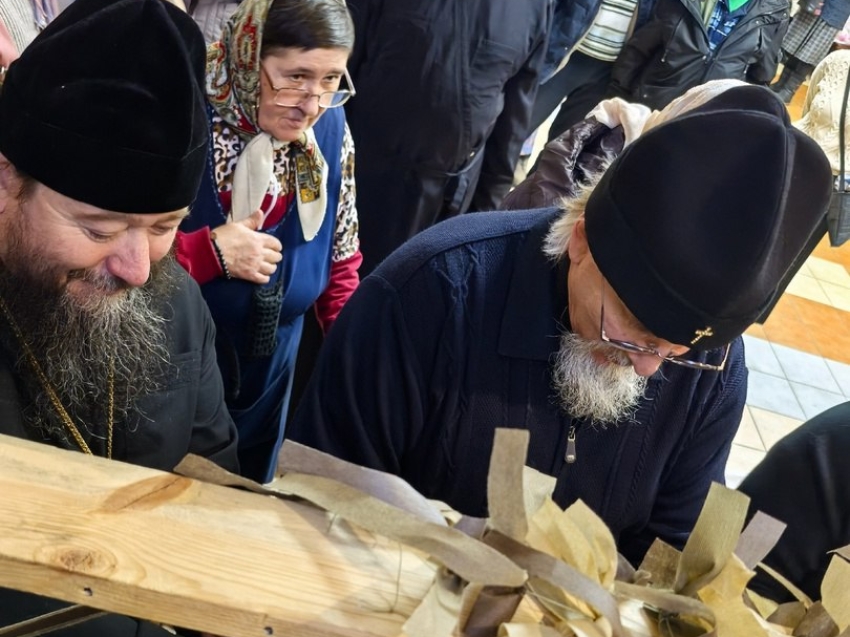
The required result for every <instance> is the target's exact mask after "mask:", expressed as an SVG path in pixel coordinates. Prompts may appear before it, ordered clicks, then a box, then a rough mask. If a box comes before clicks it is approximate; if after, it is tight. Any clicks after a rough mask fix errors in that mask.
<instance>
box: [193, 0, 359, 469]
mask: <svg viewBox="0 0 850 637" xmlns="http://www.w3.org/2000/svg"><path fill="white" fill-rule="evenodd" d="M353 43H354V30H353V25H352V22H351V17H350V15H349V13H348V10H347V8H346V7H345V4H344V3H342V2H341V1H340V0H245V1H244V2H243V3H242V4H241V5H240V6H239V8H238V9H237V11H236V12H235V13H234V14H233V16H232V17H231V18H230V20H229V21H228V22H227V24H226V26H225V28H224V30H223V32H222V34H221V38H220V39H219V40H218V41H217V42H215V43H213V44H212V45H211V46H210V48H209V50H208V54H207V99H208V105H209V108H208V112H209V116H210V126H211V130H212V135H211V148H210V156H209V162H208V163H209V165H208V169H207V172H206V175H205V179H204V182H203V183H202V184H201V188H200V191H199V193H198V197H197V200H196V202H195V205H194V206H193V208H192V211H191V214H190V216H189V217H188V218H187V219H186V221H185V222H184V224H183V225H182V226H181V231H182V232H181V233H180V236H179V237H178V248H177V257H178V260H179V261H180V262H181V264H182V265H183V266H184V267H185V268H186V269H187V270H188V271H189V272H190V273H191V274H192V276H193V277H194V278H195V279H196V280H197V281H198V282H199V283H200V284H201V286H202V290H203V293H204V297H205V299H206V301H207V303H208V305H209V307H210V310H211V312H212V316H213V319H214V320H215V324H216V329H217V337H216V340H217V343H216V351H217V356H218V363H219V366H220V368H221V371H222V376H223V379H224V384H225V390H226V398H227V405H228V408H229V409H230V413H231V415H232V416H233V419H234V421H235V422H236V425H237V427H238V429H239V460H240V464H241V468H242V473H243V474H244V475H246V476H248V477H250V478H252V479H255V480H259V481H268V480H270V479H271V478H272V477H273V476H274V469H275V464H276V456H277V451H278V449H279V447H280V445H281V442H282V441H283V432H284V427H285V419H286V413H287V408H288V404H289V400H290V395H291V392H292V382H293V377H294V369H295V362H296V357H297V353H298V346H299V342H300V340H301V334H302V328H303V321H304V315H305V313H306V312H308V311H309V310H311V308H312V309H314V310H315V314H316V317H317V318H318V321H319V324H320V325H321V327H322V329H324V330H327V329H328V328H329V326H330V325H331V324H332V323H333V321H334V319H335V318H336V316H337V314H338V313H339V311H340V309H341V308H342V306H343V304H344V303H345V302H346V301H347V300H348V297H349V296H351V294H352V292H353V291H354V289H355V288H356V287H357V284H358V282H359V277H358V273H357V269H358V267H359V265H360V262H361V260H362V257H361V255H360V250H359V245H358V236H357V229H358V222H357V213H356V210H355V204H354V182H353V179H354V178H353V175H354V148H353V144H352V141H351V136H350V134H349V131H348V127H347V126H346V123H345V117H344V113H343V109H341V108H337V107H339V106H342V105H343V104H344V103H345V102H346V101H347V100H348V99H349V98H350V97H351V96H353V95H354V87H353V85H352V83H351V79H350V78H349V76H348V72H347V70H346V63H347V61H348V57H349V54H350V52H351V49H352V46H353Z"/></svg>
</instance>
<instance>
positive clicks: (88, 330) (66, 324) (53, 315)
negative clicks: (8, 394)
mask: <svg viewBox="0 0 850 637" xmlns="http://www.w3.org/2000/svg"><path fill="white" fill-rule="evenodd" d="M25 248H26V245H25V241H24V242H21V241H16V242H14V245H13V247H12V249H11V250H9V251H8V252H7V257H6V262H5V263H4V264H3V265H2V267H0V294H2V296H3V298H4V299H5V301H6V304H7V306H8V307H9V309H10V311H11V313H12V315H13V316H14V318H15V322H16V323H17V325H18V327H19V329H20V330H21V332H22V334H23V337H24V339H25V340H26V342H27V344H28V345H29V348H30V350H31V351H32V353H33V356H34V357H35V360H36V361H37V362H38V364H39V365H40V366H41V369H42V370H43V372H44V374H45V376H46V377H47V379H48V382H49V383H50V385H51V386H52V388H53V390H54V391H55V392H56V394H57V396H58V398H59V401H60V402H61V404H62V406H63V407H64V408H65V410H66V411H67V412H68V414H69V415H70V417H71V420H72V422H73V423H74V424H75V425H76V426H77V428H78V429H79V430H80V432H81V434H82V435H83V437H84V438H85V439H86V441H87V442H88V445H89V447H91V448H92V450H93V451H94V453H96V454H98V453H99V451H100V455H104V454H105V449H106V447H105V439H106V437H107V422H108V419H109V375H110V368H112V374H113V379H114V380H113V388H114V404H113V408H112V417H113V421H114V423H115V424H114V427H115V429H118V428H119V427H123V428H125V429H133V428H135V427H136V426H137V425H138V421H139V419H140V418H141V417H142V416H143V414H141V413H140V411H139V410H138V408H137V402H138V400H139V399H140V398H141V397H143V396H146V395H148V394H150V393H152V392H155V391H157V389H158V388H159V387H160V386H161V382H162V378H163V373H164V371H165V370H166V368H167V366H168V360H169V356H168V350H167V348H166V336H165V320H164V318H163V317H162V316H161V312H160V311H158V309H157V307H156V301H160V302H161V299H162V298H163V297H162V295H164V294H166V293H167V291H168V290H169V289H170V288H171V286H172V285H173V274H172V270H171V268H172V267H174V266H173V261H174V259H173V257H171V256H169V257H167V258H166V259H163V260H162V261H161V262H160V263H159V264H155V265H154V266H153V267H152V269H151V276H150V278H149V280H148V282H147V283H146V284H145V285H144V286H142V287H139V288H130V287H128V286H126V285H125V284H123V283H122V282H120V281H119V280H117V279H114V278H113V277H108V278H105V277H102V276H100V277H98V276H97V275H96V274H94V273H93V272H90V271H78V272H73V273H72V274H71V277H72V278H81V279H84V280H86V281H88V282H90V283H92V284H94V285H95V286H97V288H98V289H100V290H104V291H106V290H113V291H114V290H120V291H116V292H115V293H113V294H92V295H91V296H89V297H88V298H85V299H79V298H76V297H74V296H72V295H70V294H68V293H67V291H66V290H65V288H64V287H63V286H59V285H57V284H51V282H52V281H58V280H59V279H58V277H57V276H56V273H55V270H54V271H52V272H51V271H48V266H35V265H33V264H35V263H39V261H37V260H35V259H33V258H32V255H31V254H30V252H31V250H26V249H25ZM5 323H8V321H7V319H6V318H5V317H0V335H2V336H0V338H2V344H3V345H4V346H5V347H6V349H7V350H8V351H10V352H12V353H13V357H14V360H15V367H16V371H17V373H18V377H19V380H20V382H21V383H22V385H23V390H24V392H25V394H24V395H25V396H26V397H27V398H26V399H25V400H24V405H25V406H24V413H23V415H24V420H25V422H26V423H27V424H29V425H30V426H33V427H36V428H38V429H40V430H42V432H43V434H44V435H45V436H46V437H48V438H51V439H54V440H57V441H59V442H61V443H63V444H65V445H66V446H69V447H70V448H77V444H76V443H75V442H73V439H72V438H71V437H70V436H69V433H68V429H67V427H66V425H65V424H64V423H63V420H62V418H61V416H60V415H59V413H58V412H57V410H56V408H55V406H54V405H53V403H52V402H51V400H50V398H49V396H48V395H47V393H46V392H45V391H44V388H43V386H42V383H41V381H40V380H39V378H38V376H37V375H36V372H35V371H34V369H33V366H32V364H31V363H30V361H29V360H28V358H27V356H26V354H25V353H24V351H23V349H22V348H21V345H20V343H19V342H18V339H17V337H16V336H15V334H14V332H13V331H12V330H11V329H10V328H9V326H8V325H7V324H5ZM27 399H28V400H27Z"/></svg>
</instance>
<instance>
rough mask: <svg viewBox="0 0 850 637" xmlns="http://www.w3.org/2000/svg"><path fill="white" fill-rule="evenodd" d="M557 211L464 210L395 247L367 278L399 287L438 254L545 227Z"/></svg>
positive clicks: (539, 209) (556, 209)
mask: <svg viewBox="0 0 850 637" xmlns="http://www.w3.org/2000/svg"><path fill="white" fill-rule="evenodd" d="M560 212H561V211H560V209H558V208H535V209H532V210H497V211H494V212H468V213H466V214H463V215H459V216H457V217H453V218H451V219H447V220H445V221H441V222H440V223H438V224H436V225H434V226H432V227H430V228H428V229H427V230H423V231H422V232H420V233H419V234H417V235H416V236H414V237H413V238H411V239H409V240H408V241H406V242H405V243H404V244H403V245H402V246H400V247H399V248H397V249H396V250H395V251H394V252H393V253H392V254H390V256H388V257H387V258H386V259H384V261H382V262H381V264H380V265H379V266H378V267H377V268H376V269H375V271H374V272H373V273H372V274H370V275H369V276H368V277H367V279H369V278H372V277H379V278H382V279H384V280H385V281H386V282H387V283H389V284H390V285H392V286H394V287H397V286H400V285H402V284H403V283H405V282H406V281H407V280H408V279H409V278H410V277H411V276H413V275H414V274H415V273H416V272H418V271H419V270H420V269H421V268H422V267H423V266H425V265H426V264H427V263H430V262H431V261H432V260H433V259H434V258H435V257H438V256H439V255H440V254H444V253H447V252H451V251H453V250H456V249H457V248H460V247H462V246H464V245H470V244H474V243H478V242H481V241H488V240H492V239H497V238H503V237H506V236H508V235H521V234H525V233H526V232H528V231H529V230H532V229H535V228H537V227H539V226H541V225H545V226H548V225H549V224H551V223H552V221H554V220H555V218H556V217H557V216H558V214H559V213H560ZM366 249H368V247H367V248H366Z"/></svg>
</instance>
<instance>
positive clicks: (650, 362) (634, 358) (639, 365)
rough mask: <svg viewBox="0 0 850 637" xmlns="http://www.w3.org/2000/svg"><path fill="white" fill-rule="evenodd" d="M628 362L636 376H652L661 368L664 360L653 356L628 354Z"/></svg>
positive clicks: (637, 353) (636, 353) (635, 353)
mask: <svg viewBox="0 0 850 637" xmlns="http://www.w3.org/2000/svg"><path fill="white" fill-rule="evenodd" d="M628 356H629V360H630V361H631V363H632V367H633V368H634V370H635V373H636V374H637V375H638V376H652V375H653V374H654V373H655V372H657V371H658V368H659V367H661V363H663V362H664V360H663V359H662V358H660V357H658V356H655V355H654V354H641V353H639V352H629V354H628Z"/></svg>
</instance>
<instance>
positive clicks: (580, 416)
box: [290, 86, 832, 562]
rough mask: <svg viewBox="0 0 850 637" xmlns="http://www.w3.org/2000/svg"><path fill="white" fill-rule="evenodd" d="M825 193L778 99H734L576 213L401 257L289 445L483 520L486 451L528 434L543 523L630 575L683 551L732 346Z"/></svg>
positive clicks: (692, 118) (356, 303) (585, 194)
mask: <svg viewBox="0 0 850 637" xmlns="http://www.w3.org/2000/svg"><path fill="white" fill-rule="evenodd" d="M744 173H746V174H747V175H748V179H747V181H746V184H745V187H737V186H736V184H740V183H742V182H741V181H740V179H739V177H740V175H741V174H744ZM831 190H832V174H831V171H830V168H829V162H828V161H827V159H826V157H825V156H824V154H823V151H821V149H820V148H819V147H818V146H817V144H815V142H813V141H812V140H811V139H809V138H808V137H806V136H805V135H803V134H802V133H800V132H799V131H797V130H796V129H794V128H793V127H792V126H791V124H790V121H789V119H788V114H787V111H786V109H785V106H784V105H783V104H782V102H781V101H780V100H779V99H778V98H777V97H776V96H775V94H773V93H772V92H771V91H769V90H767V89H765V88H761V87H753V86H740V87H736V88H733V89H730V90H728V91H726V92H725V93H723V94H722V95H720V96H718V97H715V98H714V99H712V100H709V101H708V102H707V103H706V104H704V105H703V106H701V107H699V108H696V109H693V110H692V111H690V112H688V113H686V114H685V115H682V116H681V117H678V118H675V119H673V120H671V121H670V122H667V123H665V124H663V125H661V126H658V127H657V128H654V129H653V130H651V131H649V132H648V133H646V134H644V135H641V136H640V137H639V138H638V139H637V140H636V141H635V142H634V143H632V144H630V145H629V146H627V147H626V149H625V150H624V151H623V152H622V153H621V154H620V155H619V157H617V159H616V160H615V161H614V162H613V163H612V164H611V166H610V167H609V168H608V169H607V170H606V171H605V172H604V173H603V174H602V176H601V177H599V176H597V181H596V182H595V183H594V184H592V185H589V186H587V187H586V188H585V189H584V190H583V191H582V196H579V197H576V198H573V199H570V200H569V201H568V203H567V204H565V205H566V211H561V210H558V209H542V210H541V209H535V210H530V211H525V212H520V211H506V212H494V213H479V214H476V215H465V216H463V217H460V218H458V219H452V220H449V221H447V222H445V223H442V224H439V225H437V226H436V227H434V228H432V229H431V230H429V231H427V232H425V233H422V234H421V235H419V236H417V237H415V238H414V239H413V240H411V241H410V242H408V243H407V244H406V245H405V246H403V247H402V248H400V249H399V250H398V251H397V252H395V253H394V254H393V255H392V256H391V257H390V258H388V259H387V260H386V261H385V262H384V263H383V264H382V265H381V266H380V267H379V268H378V269H377V270H376V271H375V272H374V273H373V274H372V275H371V276H369V277H367V278H366V279H365V280H364V281H363V283H362V284H361V285H360V287H359V288H358V290H357V292H355V293H354V295H353V296H352V297H351V300H350V301H349V303H348V304H347V305H346V307H345V308H343V310H342V312H341V313H340V316H339V319H338V320H337V323H336V325H335V326H334V329H333V330H331V332H330V333H329V336H328V341H327V342H326V343H325V347H324V349H323V351H322V353H321V355H320V358H319V363H318V366H317V368H316V371H315V372H314V374H313V377H312V378H311V381H310V385H309V386H308V388H307V391H306V393H305V398H304V400H303V401H302V402H301V405H300V407H299V409H298V411H297V412H296V414H295V418H294V421H293V423H292V429H291V431H290V435H291V437H292V438H293V439H295V440H297V441H300V442H303V443H306V444H308V445H310V446H313V447H317V448H319V449H322V450H324V451H327V452H329V453H332V454H335V455H338V456H340V457H342V458H345V459H347V460H350V461H353V462H356V463H359V464H363V465H366V466H370V467H374V468H377V469H382V470H384V471H389V472H392V473H395V474H397V475H400V476H401V477H403V478H404V479H405V480H407V481H408V482H410V483H411V484H412V485H413V486H414V487H415V488H417V489H419V490H420V491H421V492H422V493H423V494H425V495H426V496H427V497H432V498H436V499H439V500H442V501H444V502H446V503H447V504H449V505H450V506H452V507H454V508H456V509H457V510H459V511H460V512H462V513H465V514H469V515H474V516H482V515H486V514H487V496H486V485H487V472H488V464H489V462H488V461H489V456H490V451H491V448H492V443H493V436H494V429H495V428H497V427H515V428H523V429H527V430H529V431H530V447H529V453H528V458H527V464H529V465H530V466H531V467H533V468H535V469H537V470H539V471H542V472H544V473H547V474H549V475H552V476H555V477H557V484H556V486H555V491H554V499H555V501H556V502H557V503H558V504H559V505H561V506H567V505H569V504H570V503H572V502H574V501H575V500H577V499H579V498H581V499H582V500H583V501H584V502H585V503H586V504H588V506H590V507H591V508H592V509H593V510H595V511H596V512H597V513H598V514H599V515H600V516H601V517H602V519H603V520H604V521H605V522H606V523H607V524H608V525H609V527H610V528H611V530H612V532H613V534H614V537H615V538H616V539H617V541H618V548H619V550H620V551H621V552H622V553H623V555H625V556H626V557H627V558H628V559H630V560H632V561H633V562H639V560H640V559H641V557H642V555H643V553H644V552H645V551H646V549H647V548H648V547H649V545H650V543H651V542H652V541H653V540H654V539H655V538H656V537H661V538H662V539H664V540H666V541H667V542H670V543H672V544H674V545H676V546H682V545H683V543H684V542H685V540H686V538H687V536H688V534H689V532H690V530H691V528H692V525H693V524H694V522H695V520H696V517H697V515H698V513H699V511H700V509H701V507H702V504H703V500H704V498H705V495H706V493H707V491H708V488H709V485H710V483H711V482H712V481H718V482H722V481H723V473H724V467H725V464H726V459H727V456H728V453H729V449H730V446H731V443H732V439H733V437H734V435H735V431H736V430H737V428H738V424H739V422H740V418H741V413H742V410H743V406H744V401H745V397H746V378H747V372H746V368H745V365H744V352H743V346H742V343H741V340H740V338H738V337H739V336H740V334H741V333H742V332H743V331H744V330H745V329H746V328H747V327H748V326H749V325H750V324H751V323H752V322H753V321H754V320H755V319H756V317H757V316H759V314H760V313H761V312H762V309H763V308H764V307H765V306H767V305H769V304H770V303H771V302H772V300H773V298H774V297H775V296H776V295H777V294H779V293H781V291H782V290H781V289H779V288H780V283H781V282H782V281H783V276H784V274H785V272H786V270H787V269H788V267H789V265H790V264H791V263H792V262H793V261H794V260H795V259H796V258H797V256H798V253H799V251H800V250H801V249H802V248H803V247H804V246H805V245H806V242H807V239H808V237H809V236H810V235H811V234H812V232H814V230H815V228H816V226H818V224H819V223H820V220H821V218H822V216H823V210H824V209H825V207H826V205H827V202H828V200H829V197H830V194H831ZM748 273H752V274H748ZM755 273H758V274H757V275H756V274H755ZM496 470H498V469H496Z"/></svg>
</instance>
